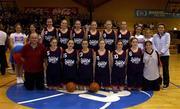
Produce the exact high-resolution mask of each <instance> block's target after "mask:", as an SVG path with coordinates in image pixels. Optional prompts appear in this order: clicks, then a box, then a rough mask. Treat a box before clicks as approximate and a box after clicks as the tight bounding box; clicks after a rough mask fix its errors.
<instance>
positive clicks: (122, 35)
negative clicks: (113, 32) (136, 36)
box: [117, 21, 131, 50]
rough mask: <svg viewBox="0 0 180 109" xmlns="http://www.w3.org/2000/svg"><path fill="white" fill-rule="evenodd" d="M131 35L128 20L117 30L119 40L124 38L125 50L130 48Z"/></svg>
mask: <svg viewBox="0 0 180 109" xmlns="http://www.w3.org/2000/svg"><path fill="white" fill-rule="evenodd" d="M130 37H131V33H130V31H128V30H127V24H126V21H122V22H121V27H120V30H118V32H117V40H122V42H123V50H126V49H128V48H129V39H130Z"/></svg>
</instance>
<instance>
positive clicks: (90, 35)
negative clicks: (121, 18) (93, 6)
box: [87, 21, 100, 51]
mask: <svg viewBox="0 0 180 109" xmlns="http://www.w3.org/2000/svg"><path fill="white" fill-rule="evenodd" d="M99 37H100V32H99V31H98V30H97V23H96V21H92V22H91V27H90V30H89V31H87V39H88V42H89V48H91V49H93V50H94V51H96V50H98V48H99V45H98V42H99Z"/></svg>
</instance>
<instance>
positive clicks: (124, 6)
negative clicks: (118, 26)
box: [17, 0, 180, 29]
mask: <svg viewBox="0 0 180 109" xmlns="http://www.w3.org/2000/svg"><path fill="white" fill-rule="evenodd" d="M166 2H167V0H110V1H109V2H107V3H106V4H104V5H102V6H100V7H98V8H96V9H95V11H94V13H93V18H94V19H95V20H96V19H98V20H100V19H101V20H106V19H112V20H116V21H122V20H126V21H127V22H128V25H129V27H130V28H132V26H133V24H134V23H137V22H138V23H152V22H155V23H157V22H162V23H165V24H166V25H167V28H168V29H172V28H173V27H177V28H178V29H180V18H179V19H178V18H172V19H170V18H137V17H135V9H164V8H165V5H166ZM17 4H18V6H19V7H20V8H21V9H23V7H78V8H79V12H80V13H86V12H87V9H86V8H85V7H83V6H81V5H79V4H77V3H75V2H73V1H72V0H17Z"/></svg>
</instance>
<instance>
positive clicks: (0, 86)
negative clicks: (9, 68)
mask: <svg viewBox="0 0 180 109" xmlns="http://www.w3.org/2000/svg"><path fill="white" fill-rule="evenodd" d="M14 81H16V79H13V80H11V81H9V82H7V83H4V84H2V85H0V88H2V87H4V86H6V85H8V84H10V83H12V82H14Z"/></svg>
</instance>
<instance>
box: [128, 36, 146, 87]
mask: <svg viewBox="0 0 180 109" xmlns="http://www.w3.org/2000/svg"><path fill="white" fill-rule="evenodd" d="M130 44H131V47H130V48H129V49H128V50H127V86H128V90H131V89H132V88H133V89H138V90H141V88H142V77H143V68H144V67H143V59H142V57H143V54H142V51H141V49H140V48H138V39H137V38H131V40H130Z"/></svg>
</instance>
